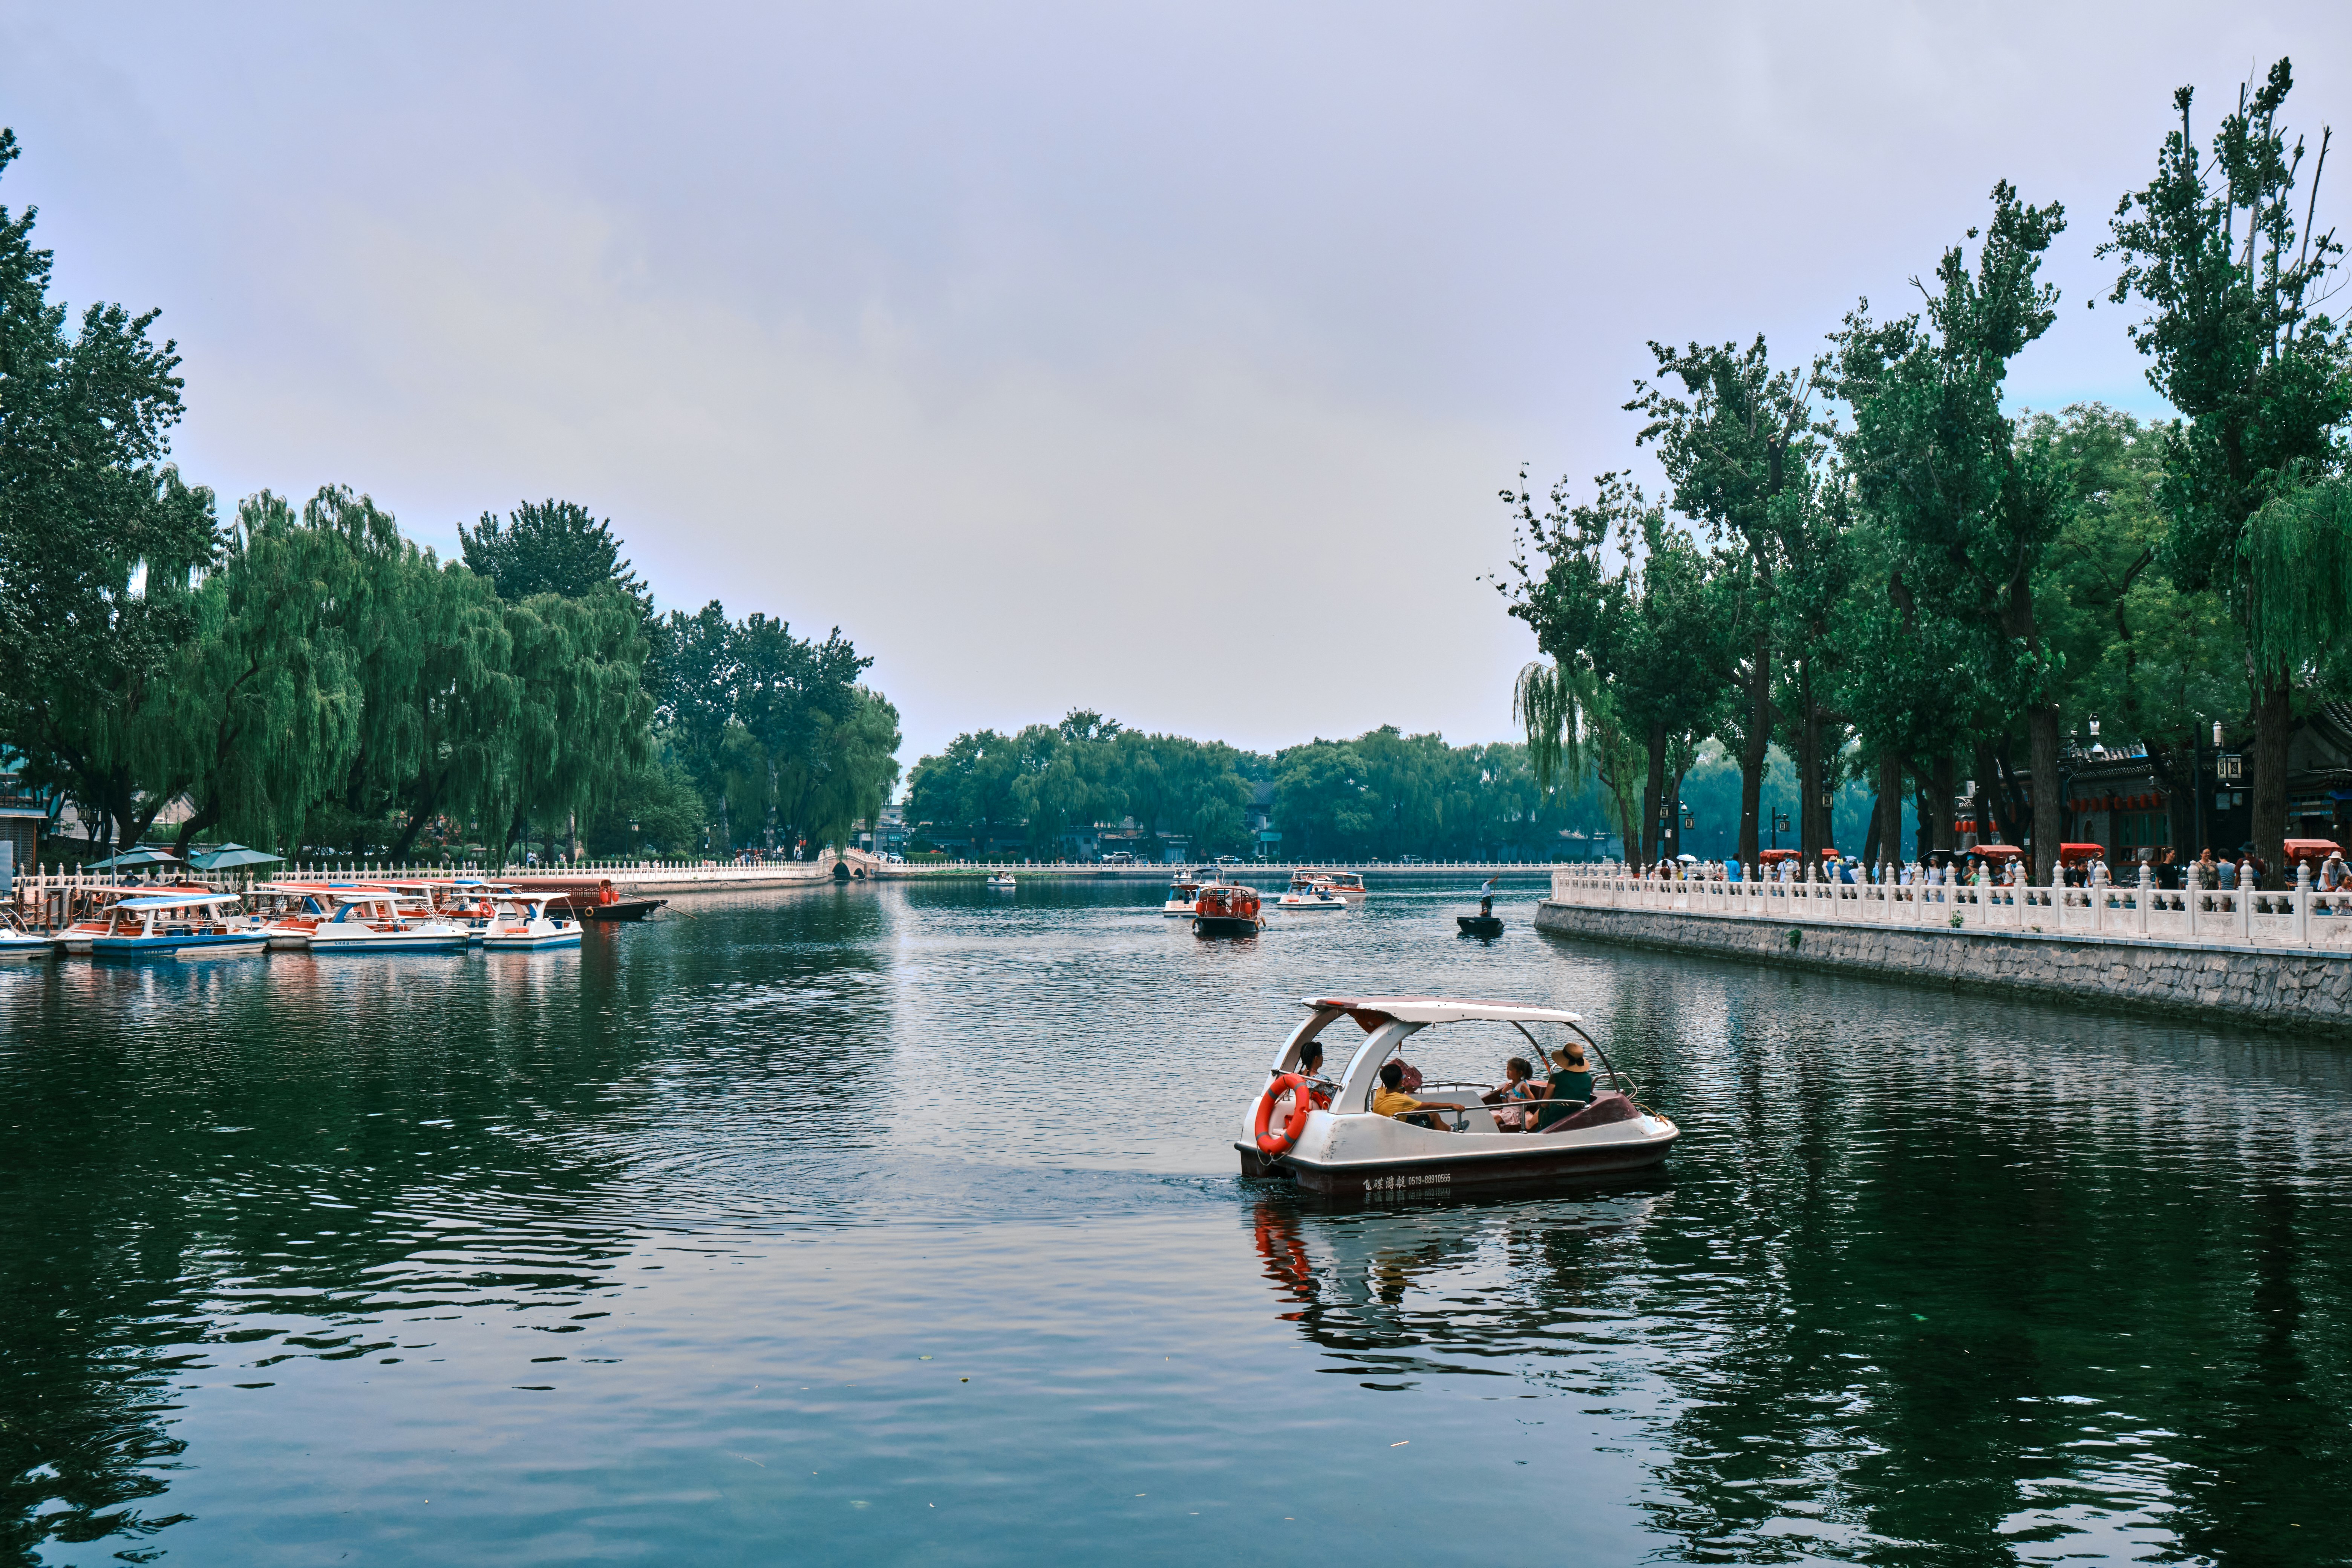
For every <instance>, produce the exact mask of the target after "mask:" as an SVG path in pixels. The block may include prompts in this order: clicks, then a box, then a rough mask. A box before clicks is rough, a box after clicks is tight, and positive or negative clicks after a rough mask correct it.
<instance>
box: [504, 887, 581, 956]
mask: <svg viewBox="0 0 2352 1568" xmlns="http://www.w3.org/2000/svg"><path fill="white" fill-rule="evenodd" d="M561 897H562V894H560V893H509V894H507V895H506V896H504V897H503V898H501V899H499V900H498V913H497V914H496V915H495V916H493V917H492V918H491V921H490V926H489V929H488V931H484V932H483V933H482V947H483V949H484V950H485V951H501V952H513V951H518V950H519V951H522V952H538V951H540V950H541V949H542V948H550V947H578V946H579V945H580V922H579V921H567V920H557V919H555V918H553V917H551V916H550V915H549V914H548V912H547V906H548V905H549V904H551V903H552V902H554V901H555V900H557V899H559V898H561Z"/></svg>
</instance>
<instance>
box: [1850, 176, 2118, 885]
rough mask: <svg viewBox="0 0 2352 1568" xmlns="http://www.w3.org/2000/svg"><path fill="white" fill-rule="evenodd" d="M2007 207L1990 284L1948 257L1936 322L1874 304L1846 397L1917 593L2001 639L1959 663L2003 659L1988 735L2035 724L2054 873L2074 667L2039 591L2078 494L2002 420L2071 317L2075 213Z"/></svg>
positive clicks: (1992, 248) (1958, 253)
mask: <svg viewBox="0 0 2352 1568" xmlns="http://www.w3.org/2000/svg"><path fill="white" fill-rule="evenodd" d="M1992 203H1993V213H1992V217H1991V220H1990V223H1989V224H1988V225H1987V226H1986V228H1985V231H1984V238H1983V243H1982V244H1981V246H1980V247H1979V249H1978V254H1977V261H1976V267H1975V268H1974V270H1973V271H1971V270H1970V268H1969V258H1968V255H1967V252H1966V251H1965V249H1964V248H1963V247H1959V246H1953V247H1948V249H1946V251H1945V252H1944V256H1943V259H1942V261H1941V263H1940V264H1939V265H1938V266H1937V271H1936V278H1937V288H1936V289H1934V290H1932V291H1927V306H1926V310H1925V312H1924V322H1923V320H1922V316H1921V315H1916V314H1915V315H1910V316H1905V317H1900V318H1897V319H1896V320H1894V321H1886V322H1884V323H1879V322H1874V321H1872V320H1871V317H1870V311H1869V304H1868V302H1867V301H1864V303H1863V304H1862V305H1861V306H1860V307H1858V308H1857V309H1856V310H1853V312H1851V313H1849V314H1848V315H1847V317H1846V320H1845V323H1844V326H1843V330H1842V331H1840V332H1839V333H1838V334H1837V338H1836V353H1835V360H1834V366H1835V368H1834V372H1833V374H1832V388H1833V390H1834V392H1835V393H1836V395H1839V396H1841V397H1843V399H1844V400H1845V403H1846V405H1847V408H1848V410H1849V412H1850V414H1851V418H1852V423H1851V426H1850V428H1849V429H1848V430H1846V431H1845V432H1844V433H1843V436H1842V438H1841V442H1840V445H1841V447H1842V450H1843V456H1844V459H1845V463H1846V466H1847V468H1848V470H1849V472H1850V473H1851V475H1852V482H1853V494H1854V498H1855V501H1856V504H1857V505H1859V506H1860V507H1862V508H1864V509H1865V510H1869V511H1870V512H1872V513H1874V514H1875V515H1876V516H1877V517H1879V518H1881V519H1883V520H1884V521H1885V526H1886V527H1887V528H1888V529H1889V530H1890V531H1892V533H1893V534H1894V535H1895V537H1896V538H1897V539H1898V540H1899V541H1901V542H1902V546H1903V547H1904V548H1902V549H1901V551H1900V552H1899V554H1900V557H1901V559H1903V560H1904V561H1905V562H1906V578H1907V580H1908V581H1909V583H1910V584H1911V587H1912V592H1913V593H1914V594H1915V595H1916V596H1917V597H1918V598H1920V599H1922V600H1932V601H1934V602H1935V604H1936V605H1937V606H1938V607H1939V608H1941V609H1942V610H1943V611H1944V612H1945V613H1946V614H1947V615H1948V618H1950V619H1951V620H1953V621H1956V622H1959V623H1962V624H1966V625H1969V626H1979V627H1984V628H1989V629H1990V630H1991V631H1993V632H1994V633H1996V634H1997V637H1996V638H1993V639H1988V640H1986V641H1984V642H1981V643H1978V644H1974V645H1970V644H1962V645H1958V646H1956V647H1955V648H1954V650H1953V651H1954V653H1955V654H1956V655H1958V654H1960V653H1963V652H1965V651H1966V650H1967V648H1968V647H1970V646H1979V647H1987V648H1989V649H1990V651H1991V654H1992V658H1993V664H1992V667H1991V668H1990V669H1988V670H1984V671H1982V672H1981V674H1982V676H1983V679H1982V681H1981V683H1980V686H1981V689H1983V690H1985V691H1986V692H1988V693H1989V694H1990V698H1991V700H1992V702H1993V703H1994V704H1995V706H1996V707H1997V709H1998V710H1999V713H1997V714H1988V715H1980V716H1979V724H1980V725H1981V724H1982V723H1984V722H1986V721H1992V720H1996V719H1998V718H1999V717H2000V715H2004V714H2007V713H2021V714H2022V715H2023V716H2024V719H2025V727H2026V733H2027V741H2028V749H2029V752H2030V755H2031V759H2032V761H2031V771H2032V779H2033V835H2032V842H2033V846H2034V851H2035V853H2036V855H2037V856H2038V857H2041V858H2042V866H2043V867H2044V868H2046V867H2047V866H2048V865H2049V864H2050V863H2051V862H2050V860H2049V859H2048V857H2050V856H2053V855H2054V854H2055V853H2056V847H2057V845H2058V842H2059V839H2060V837H2062V835H2063V822H2062V816H2061V813H2062V810H2063V802H2062V801H2061V800H2060V798H2059V779H2058V759H2059V741H2060V722H2059V708H2058V701H2057V697H2058V680H2057V669H2058V665H2057V662H2056V660H2055V658H2054V657H2053V650H2052V649H2051V648H2050V647H2049V646H2048V641H2047V639H2046V637H2044V635H2043V632H2042V625H2041V621H2040V619H2039V617H2038V616H2036V614H2035V609H2034V596H2033V587H2034V583H2035V580H2036V576H2037V574H2039V572H2040V570H2041V568H2042V559H2043V555H2044V553H2045V552H2046V551H2047V550H2048V549H2049V547H2050V545H2051V544H2052V542H2053V541H2054V540H2055V539H2056V538H2057V537H2058V535H2059V532H2060V531H2061V530H2062V529H2063V527H2064V526H2065V523H2066V521H2067V518H2068V516H2069V508H2070V504H2071V501H2072V500H2073V492H2072V490H2071V488H2070V484H2069V476H2068V475H2067V473H2066V471H2065V468H2064V466H2063V463H2061V462H2060V461H2059V460H2058V454H2057V453H2056V451H2055V449H2054V447H2053V444H2052V442H2051V441H2050V439H2049V438H2048V437H2047V436H2046V434H2041V433H2037V432H2035V431H2033V430H2032V429H2027V430H2022V431H2021V430H2020V429H2019V428H2018V426H2017V425H2016V423H2015V422H2014V421H2013V420H2011V418H2010V417H2009V416H2006V415H2005V414H2003V413H2002V411H2001V389H2002V386H2003V384H2004V383H2005V381H2006V378H2007V375H2008V372H2009V366H2010V363H2011V361H2012V360H2014V359H2015V358H2016V357H2017V355H2018V354H2019V353H2021V352H2022V351H2023V350H2024V348H2025V346H2026V345H2027V344H2028V343H2031V342H2033V341H2034V340H2035V339H2037V338H2039V337H2041V336H2042V333H2043V332H2045V331H2048V330H2049V328H2050V325H2051V323H2052V322H2053V321H2054V320H2055V319H2056V304H2057V298H2058V296H2057V290H2056V289H2054V288H2053V287H2051V286H2050V285H2048V284H2045V283H2042V282H2040V281H2038V280H2037V276H2036V275H2037V273H2038V271H2039V269H2040V267H2041V263H2042V256H2043V254H2044V253H2045V252H2046V251H2047V250H2048V249H2049V247H2050V244H2051V241H2052V240H2053V239H2054V238H2056V237H2057V236H2058V234H2059V233H2060V232H2061V231H2062V230H2063V228H2064V226H2065V214H2064V210H2063V208H2062V207H2060V206H2059V205H2057V204H2055V203H2053V204H2051V205H2048V206H2044V207H2032V206H2029V205H2026V204H2025V203H2023V202H2021V200H2019V199H2018V196H2017V193H2016V192H2015V190H2014V189H2012V188H2011V186H2010V184H2008V183H2007V182H2006V181H2004V182H2002V183H2001V184H1998V185H1996V186H1995V187H1994V189H1993V193H1992ZM1975 237H1977V231H1976V230H1974V229H1970V230H1969V238H1971V239H1974V238H1975ZM1971 673H1976V672H1971ZM1939 761H1943V762H1945V763H1946V767H1947V771H1946V772H1945V773H1943V774H1941V775H1939V776H1938V781H1937V801H1938V803H1939V804H1940V805H1941V808H1942V809H1945V810H1948V809H1949V807H1948V802H1949V799H1950V797H1951V795H1952V794H1953V791H1952V789H1951V788H1950V787H1948V784H1949V773H1948V759H1939ZM1810 787H1811V786H1810V781H1809V789H1810ZM1809 804H1810V800H1809Z"/></svg>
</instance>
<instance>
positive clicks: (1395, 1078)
mask: <svg viewBox="0 0 2352 1568" xmlns="http://www.w3.org/2000/svg"><path fill="white" fill-rule="evenodd" d="M1403 1084H1404V1064H1403V1063H1402V1062H1383V1063H1381V1089H1380V1092H1379V1093H1378V1094H1375V1095H1373V1096H1372V1110H1373V1111H1374V1112H1375V1113H1376V1114H1378V1115H1381V1116H1393V1117H1395V1118H1396V1119H1397V1120H1398V1121H1407V1122H1411V1123H1412V1125H1413V1126H1415V1127H1426V1128H1429V1129H1430V1130H1432V1131H1437V1132H1444V1131H1449V1129H1448V1128H1447V1127H1446V1126H1445V1124H1444V1122H1443V1121H1439V1120H1438V1119H1437V1118H1436V1117H1434V1116H1429V1115H1424V1114H1422V1113H1423V1112H1425V1111H1432V1110H1461V1109H1463V1108H1462V1107H1461V1106H1458V1105H1453V1104H1449V1103H1447V1102H1445V1101H1444V1100H1415V1099H1414V1098H1413V1097H1412V1096H1411V1095H1409V1094H1407V1093H1405V1091H1404V1089H1403V1087H1402V1086H1403Z"/></svg>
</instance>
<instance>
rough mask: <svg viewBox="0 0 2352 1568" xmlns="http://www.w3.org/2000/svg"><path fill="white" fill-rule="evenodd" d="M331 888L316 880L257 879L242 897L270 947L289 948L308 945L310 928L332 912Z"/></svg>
mask: <svg viewBox="0 0 2352 1568" xmlns="http://www.w3.org/2000/svg"><path fill="white" fill-rule="evenodd" d="M331 891H332V889H331V888H330V887H329V885H327V884H324V883H320V882H257V883H256V884H255V885H254V886H253V887H251V888H248V889H246V898H247V900H249V901H250V903H251V906H252V910H253V921H254V923H255V924H257V925H258V926H259V927H260V928H261V929H262V931H263V932H264V934H266V935H267V936H268V939H269V947H270V950H271V951H272V952H293V951H299V950H302V949H306V948H308V947H309V946H310V933H311V931H315V930H317V929H318V925H319V922H320V921H322V920H325V919H326V918H327V917H328V916H330V915H331V914H333V913H334V900H333V899H332V898H331V897H330V896H329V895H330V893H331Z"/></svg>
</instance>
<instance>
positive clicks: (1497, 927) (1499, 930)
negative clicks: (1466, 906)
mask: <svg viewBox="0 0 2352 1568" xmlns="http://www.w3.org/2000/svg"><path fill="white" fill-rule="evenodd" d="M1454 924H1455V925H1457V926H1459V927H1461V928H1462V934H1463V935H1464V936H1500V935H1502V934H1503V922H1502V921H1501V920H1500V919H1499V918H1498V917H1496V916H1494V915H1455V916H1454Z"/></svg>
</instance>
